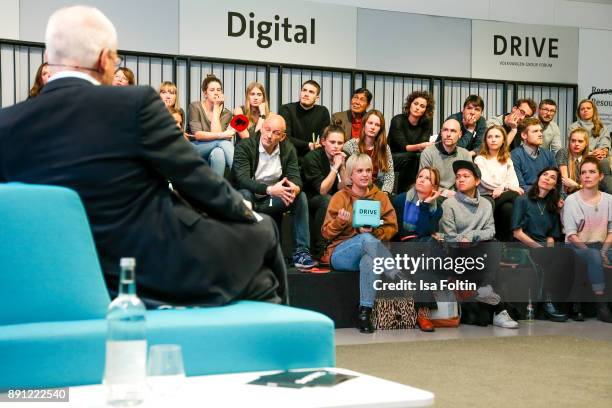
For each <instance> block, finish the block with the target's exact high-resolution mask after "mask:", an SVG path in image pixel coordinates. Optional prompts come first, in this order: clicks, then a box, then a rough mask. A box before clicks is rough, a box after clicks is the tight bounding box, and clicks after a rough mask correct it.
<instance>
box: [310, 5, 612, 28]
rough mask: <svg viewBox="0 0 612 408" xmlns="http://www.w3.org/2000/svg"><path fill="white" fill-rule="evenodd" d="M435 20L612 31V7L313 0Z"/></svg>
mask: <svg viewBox="0 0 612 408" xmlns="http://www.w3.org/2000/svg"><path fill="white" fill-rule="evenodd" d="M311 1H316V2H319V3H331V4H343V5H352V6H355V7H362V8H371V9H372V8H373V9H378V10H389V11H403V12H406V13H415V14H428V15H432V16H445V17H459V18H471V19H477V20H495V21H506V22H510V23H527V24H545V25H561V26H569V27H579V28H596V29H603V30H612V4H599V3H592V2H589V1H569V0H430V1H423V0H376V1H372V0H311ZM608 3H610V2H608Z"/></svg>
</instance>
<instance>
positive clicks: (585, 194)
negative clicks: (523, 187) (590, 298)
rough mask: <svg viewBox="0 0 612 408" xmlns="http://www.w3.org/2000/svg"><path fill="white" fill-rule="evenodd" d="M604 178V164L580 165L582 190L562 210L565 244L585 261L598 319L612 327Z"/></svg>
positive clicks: (611, 238) (611, 202) (590, 160)
mask: <svg viewBox="0 0 612 408" xmlns="http://www.w3.org/2000/svg"><path fill="white" fill-rule="evenodd" d="M602 178H603V172H602V169H601V162H600V161H598V160H597V158H595V157H592V156H589V157H586V158H585V159H584V160H583V161H582V163H580V182H581V184H582V189H580V190H578V191H577V192H575V193H574V194H571V195H570V196H568V197H567V199H566V200H565V205H564V206H563V227H564V228H565V241H566V242H568V243H570V244H571V245H572V246H573V248H574V251H575V252H576V255H577V256H578V257H580V258H581V259H583V260H584V262H585V263H586V265H587V273H588V276H589V280H590V282H591V287H592V289H593V293H594V295H595V299H596V300H597V317H598V318H599V320H601V321H604V322H608V323H612V312H610V309H609V308H608V304H607V303H606V300H607V298H606V297H604V295H606V289H607V291H609V290H610V289H609V288H606V281H605V274H604V268H607V269H610V268H611V267H612V262H611V260H610V246H611V245H612V195H610V194H608V193H604V192H602V191H599V189H598V185H599V182H600V181H601V180H602Z"/></svg>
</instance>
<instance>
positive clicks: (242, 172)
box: [232, 132, 302, 195]
mask: <svg viewBox="0 0 612 408" xmlns="http://www.w3.org/2000/svg"><path fill="white" fill-rule="evenodd" d="M260 138H261V133H260V132H257V133H256V134H255V135H254V136H253V137H249V138H247V139H243V141H242V143H240V144H239V145H238V146H237V147H236V151H235V152H234V164H233V165H232V174H233V178H234V181H235V185H236V186H238V188H239V189H246V190H249V191H250V192H252V193H254V194H261V195H265V194H266V188H268V186H267V185H266V184H264V183H259V182H257V181H255V173H256V172H257V166H258V165H259V140H260ZM279 145H280V159H281V167H282V169H283V173H282V174H281V176H280V178H281V179H282V178H283V177H287V179H288V180H289V181H291V182H292V183H294V184H295V185H297V186H298V187H299V188H300V189H302V178H301V177H300V167H299V164H298V158H297V152H296V150H295V147H294V146H293V144H292V143H291V142H290V141H289V140H287V139H285V140H283V141H281V142H280V143H279Z"/></svg>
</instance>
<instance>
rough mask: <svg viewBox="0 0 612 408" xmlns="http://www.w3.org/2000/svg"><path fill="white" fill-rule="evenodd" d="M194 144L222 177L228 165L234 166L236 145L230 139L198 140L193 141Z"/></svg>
mask: <svg viewBox="0 0 612 408" xmlns="http://www.w3.org/2000/svg"><path fill="white" fill-rule="evenodd" d="M193 145H194V146H195V148H196V150H197V151H198V153H199V154H200V156H201V157H202V158H203V159H204V160H206V161H207V162H208V164H209V165H210V167H211V168H212V170H213V171H214V172H215V173H217V174H218V175H220V176H221V177H223V173H224V172H225V166H226V165H227V167H229V168H230V169H231V168H232V164H233V163H234V145H233V144H232V142H230V141H229V140H209V141H205V142H204V141H197V142H193Z"/></svg>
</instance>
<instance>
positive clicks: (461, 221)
mask: <svg viewBox="0 0 612 408" xmlns="http://www.w3.org/2000/svg"><path fill="white" fill-rule="evenodd" d="M440 231H441V232H442V234H443V235H444V239H445V240H446V241H450V242H457V241H461V240H462V239H463V238H467V239H468V240H469V241H471V242H478V241H487V240H490V239H493V237H494V236H495V223H494V221H493V207H492V206H491V203H490V202H489V201H488V200H487V199H486V198H483V197H482V196H481V195H480V194H479V193H478V191H477V192H476V197H474V198H470V197H468V196H466V195H465V194H463V193H461V192H457V194H456V195H455V196H454V197H451V198H447V199H446V200H444V202H443V203H442V219H441V220H440Z"/></svg>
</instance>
